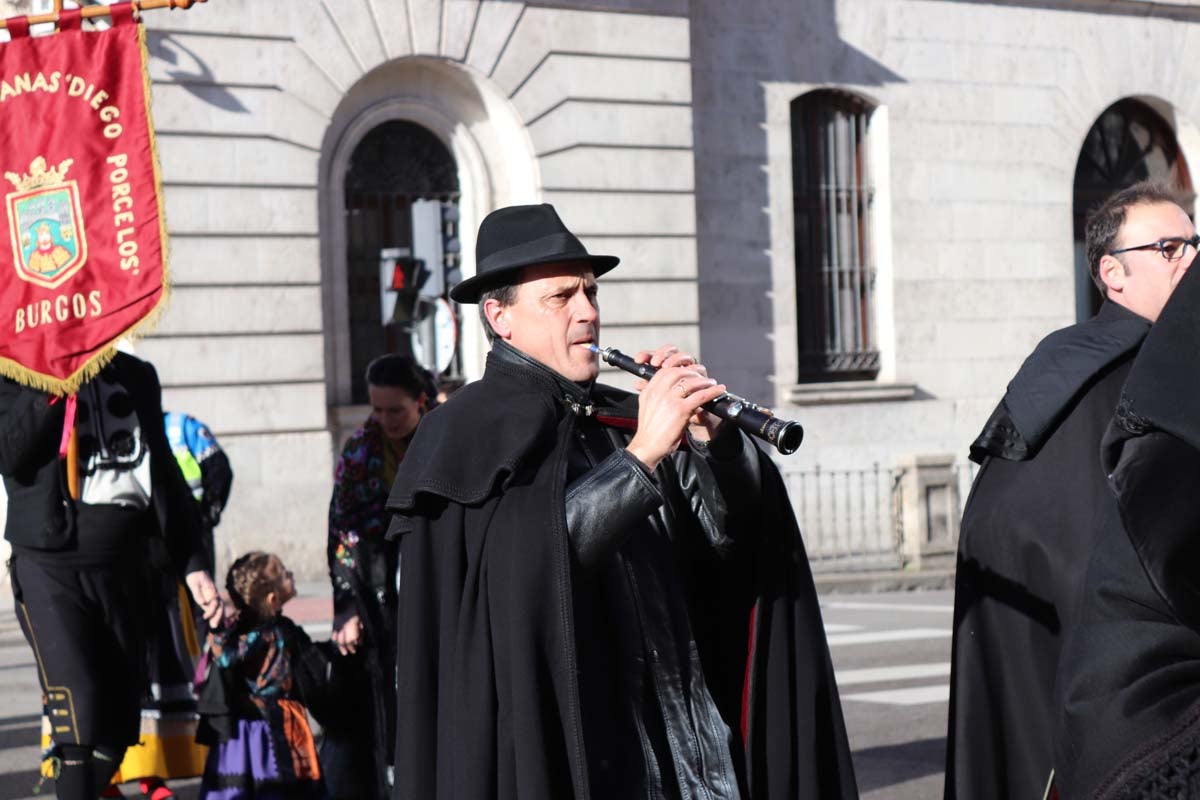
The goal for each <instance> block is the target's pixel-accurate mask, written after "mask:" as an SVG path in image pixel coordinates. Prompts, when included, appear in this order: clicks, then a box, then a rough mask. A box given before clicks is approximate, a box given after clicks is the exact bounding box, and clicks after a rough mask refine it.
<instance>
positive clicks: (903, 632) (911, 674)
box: [821, 591, 954, 800]
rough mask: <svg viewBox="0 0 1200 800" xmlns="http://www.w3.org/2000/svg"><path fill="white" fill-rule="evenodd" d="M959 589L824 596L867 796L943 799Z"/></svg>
mask: <svg viewBox="0 0 1200 800" xmlns="http://www.w3.org/2000/svg"><path fill="white" fill-rule="evenodd" d="M953 604H954V600H953V593H952V592H949V591H938V592H888V593H882V594H870V595H826V596H824V597H822V598H821V606H822V615H823V617H824V619H825V632H826V635H827V636H828V639H829V649H830V653H831V654H832V656H833V666H834V670H835V672H836V673H837V681H838V691H839V692H840V693H841V698H842V711H843V713H844V714H845V717H846V730H847V732H848V734H849V736H850V749H851V751H852V752H853V754H854V769H855V773H856V775H857V777H858V788H859V792H860V793H861V795H862V798H863V800H940V798H941V797H942V774H943V767H944V761H945V753H946V711H947V706H948V704H949V698H950V636H951V623H952V618H953Z"/></svg>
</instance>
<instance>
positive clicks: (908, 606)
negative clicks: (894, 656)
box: [821, 600, 954, 614]
mask: <svg viewBox="0 0 1200 800" xmlns="http://www.w3.org/2000/svg"><path fill="white" fill-rule="evenodd" d="M821 608H836V609H845V610H848V611H931V612H936V613H939V614H944V613H953V612H954V606H952V605H925V604H923V603H864V602H861V601H857V600H827V601H825V602H823V603H821Z"/></svg>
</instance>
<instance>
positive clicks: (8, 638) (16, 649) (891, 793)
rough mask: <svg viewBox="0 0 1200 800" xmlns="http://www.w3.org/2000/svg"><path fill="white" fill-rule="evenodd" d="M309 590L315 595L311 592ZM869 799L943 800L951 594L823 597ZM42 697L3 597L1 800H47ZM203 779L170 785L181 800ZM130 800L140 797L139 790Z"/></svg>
mask: <svg viewBox="0 0 1200 800" xmlns="http://www.w3.org/2000/svg"><path fill="white" fill-rule="evenodd" d="M304 588H309V587H304ZM315 593H316V590H315V588H310V590H309V592H308V597H307V598H305V597H304V593H303V592H302V596H301V599H300V600H297V601H294V602H295V603H296V604H297V605H296V606H295V607H294V608H293V607H289V609H288V612H289V613H290V614H291V615H292V616H293V617H294V618H296V619H297V621H298V622H301V623H302V624H304V626H305V627H306V628H307V629H308V630H309V631H310V633H311V634H312V635H313V636H314V638H324V637H328V635H329V621H328V620H329V615H328V607H329V606H328V601H327V599H326V598H325V597H321V596H314V594H315ZM821 604H822V609H823V614H824V618H825V626H826V632H827V634H828V637H829V645H830V651H831V652H832V654H833V662H834V668H835V670H836V672H837V677H838V686H839V690H840V692H841V697H842V707H843V710H844V712H845V716H846V727H847V730H848V732H849V736H850V746H851V749H852V750H853V752H854V764H855V770H856V772H857V775H858V785H859V790H860V791H861V793H862V797H863V800H885V798H886V800H936V799H937V798H940V797H941V796H942V766H943V758H944V753H945V739H944V737H945V728H946V705H947V699H948V696H949V673H950V667H949V661H950V623H951V605H952V598H951V594H950V592H900V593H883V594H870V595H826V596H824V597H823V598H822V600H821ZM39 713H40V690H39V689H38V683H37V673H36V667H35V665H34V660H33V656H32V654H31V652H30V650H29V648H28V647H27V645H26V644H25V640H24V639H23V638H22V637H21V633H20V630H19V629H18V627H17V621H16V617H15V616H14V612H13V609H12V605H11V598H10V597H3V598H0V800H44V798H46V797H47V796H50V797H52V796H53V795H52V794H51V791H52V786H51V785H47V786H46V787H45V788H44V789H43V790H42V793H41V794H40V795H35V794H34V792H33V787H34V785H35V784H36V783H37V775H38V773H37V766H38V759H39V755H40V748H39V746H38V736H39V730H40V724H41V723H40V718H39ZM196 783H197V782H196V781H195V780H190V781H178V782H173V783H172V786H173V788H175V790H176V791H177V793H178V794H179V796H180V798H181V800H191V799H192V798H194V797H195V796H196ZM126 794H127V796H129V797H139V796H140V795H139V794H138V793H136V792H135V791H134V790H133V787H127V788H126Z"/></svg>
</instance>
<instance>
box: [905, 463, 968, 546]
mask: <svg viewBox="0 0 1200 800" xmlns="http://www.w3.org/2000/svg"><path fill="white" fill-rule="evenodd" d="M954 461H955V458H954V456H953V455H949V454H945V453H942V454H936V455H911V456H906V457H904V458H901V459H900V461H899V462H898V463H897V464H896V468H897V471H898V472H899V473H900V475H901V477H900V485H899V492H900V509H899V511H900V530H901V535H900V555H901V558H902V560H903V562H904V565H905V567H908V568H911V569H922V568H929V567H936V566H947V567H949V566H953V564H954V553H955V550H956V548H957V547H958V522H959V515H960V508H961V506H960V504H959V501H958V475H957V473H956V471H955V469H954Z"/></svg>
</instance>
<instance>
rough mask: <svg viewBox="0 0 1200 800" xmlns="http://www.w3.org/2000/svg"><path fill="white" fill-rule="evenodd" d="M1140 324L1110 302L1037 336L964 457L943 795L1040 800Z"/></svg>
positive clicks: (1144, 327)
mask: <svg viewBox="0 0 1200 800" xmlns="http://www.w3.org/2000/svg"><path fill="white" fill-rule="evenodd" d="M1149 327H1150V325H1149V322H1147V321H1146V320H1144V319H1142V318H1141V317H1138V316H1137V315H1135V314H1133V313H1131V312H1129V311H1127V310H1126V309H1124V308H1122V307H1120V306H1117V305H1115V304H1111V303H1106V304H1105V305H1104V306H1103V307H1102V308H1101V310H1100V313H1099V314H1097V316H1095V317H1094V318H1092V319H1091V320H1088V321H1087V322H1084V323H1081V324H1079V325H1074V326H1072V327H1069V328H1066V329H1064V330H1060V331H1057V332H1055V333H1053V334H1051V335H1050V336H1048V337H1046V338H1045V339H1044V340H1043V341H1042V342H1041V343H1040V344H1039V345H1038V347H1037V348H1036V349H1035V350H1034V352H1033V353H1032V354H1031V355H1030V356H1029V357H1028V358H1027V359H1026V361H1025V363H1024V364H1023V365H1022V367H1021V369H1020V371H1019V372H1018V373H1017V375H1016V376H1015V377H1014V378H1013V380H1012V381H1011V382H1010V383H1009V386H1008V392H1007V393H1006V394H1005V396H1004V399H1003V400H1002V401H1001V402H1000V404H999V406H998V407H997V408H996V411H995V412H994V413H993V414H992V416H991V418H990V419H989V420H988V422H987V424H986V425H985V427H984V429H983V432H982V433H981V434H980V436H979V438H978V439H977V440H976V441H975V443H974V444H973V445H972V447H971V456H972V458H973V459H975V460H977V461H982V462H983V468H982V469H981V471H980V473H979V476H978V477H977V478H976V481H975V485H974V486H973V487H972V490H971V496H970V497H969V498H968V501H967V506H966V509H965V512H964V514H963V519H962V525H961V529H960V538H959V548H958V572H957V575H956V579H955V599H954V641H953V648H952V672H951V680H950V683H951V692H950V716H949V725H948V736H947V748H946V786H945V796H946V797H947V798H962V800H980V799H986V798H1008V797H1020V798H1040V797H1042V796H1043V793H1044V791H1045V789H1046V786H1047V783H1048V781H1049V777H1050V771H1051V766H1052V760H1053V757H1052V736H1053V728H1054V722H1053V720H1054V711H1053V709H1054V702H1053V696H1054V676H1055V670H1056V667H1057V662H1058V656H1059V649H1060V647H1061V644H1062V637H1063V635H1064V632H1065V631H1066V630H1068V629H1069V628H1070V627H1071V625H1072V624H1073V623H1074V620H1075V617H1076V613H1077V610H1076V606H1077V603H1076V598H1077V597H1078V595H1079V591H1080V588H1081V586H1082V583H1083V577H1084V573H1085V568H1086V563H1087V557H1088V554H1089V553H1090V551H1091V548H1092V541H1093V538H1094V532H1095V521H1096V517H1097V515H1098V514H1100V513H1102V512H1101V509H1102V508H1103V506H1104V504H1105V503H1108V502H1111V496H1110V495H1109V492H1108V488H1107V485H1106V483H1105V479H1104V471H1103V469H1102V467H1101V465H1100V442H1101V439H1102V438H1103V435H1104V431H1105V427H1106V426H1107V424H1108V421H1109V420H1110V419H1111V418H1112V414H1113V411H1114V409H1115V408H1116V406H1117V401H1118V397H1119V393H1120V389H1121V385H1122V383H1123V382H1124V379H1125V376H1126V374H1127V373H1128V370H1129V366H1130V363H1131V359H1132V357H1133V355H1134V353H1135V352H1136V351H1137V348H1138V346H1139V345H1140V344H1141V341H1142V339H1143V338H1144V337H1145V335H1146V332H1147V331H1148V330H1149Z"/></svg>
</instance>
